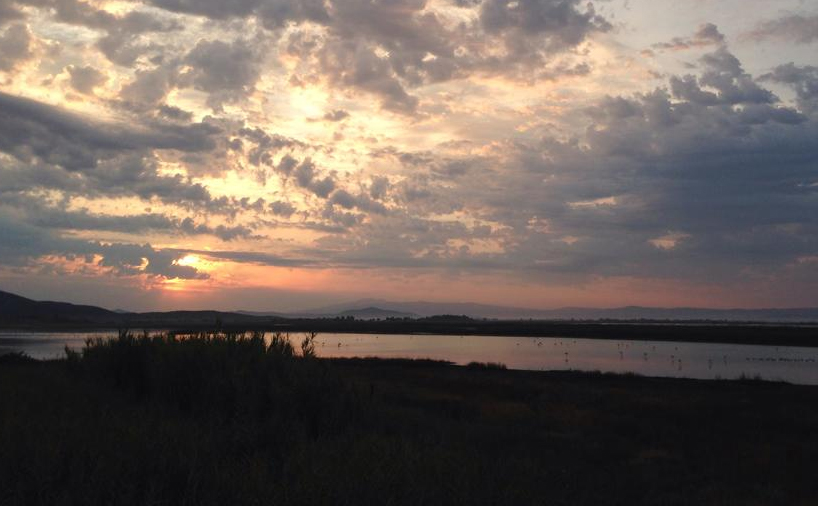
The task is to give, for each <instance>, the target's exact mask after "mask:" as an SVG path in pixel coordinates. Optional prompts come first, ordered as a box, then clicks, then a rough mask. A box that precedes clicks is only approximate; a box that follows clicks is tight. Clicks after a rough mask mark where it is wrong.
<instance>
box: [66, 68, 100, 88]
mask: <svg viewBox="0 0 818 506" xmlns="http://www.w3.org/2000/svg"><path fill="white" fill-rule="evenodd" d="M66 70H68V75H69V76H70V78H71V87H72V88H74V89H75V90H77V91H78V92H80V93H84V94H86V95H91V94H93V93H94V88H96V87H97V86H101V85H103V84H105V82H106V81H107V80H108V78H107V77H106V76H105V74H103V73H102V72H100V71H99V70H97V69H95V68H94V67H92V66H90V65H86V66H84V67H77V66H75V65H69V66H68V67H67V69H66Z"/></svg>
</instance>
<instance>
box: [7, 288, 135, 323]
mask: <svg viewBox="0 0 818 506" xmlns="http://www.w3.org/2000/svg"><path fill="white" fill-rule="evenodd" d="M121 318H122V316H121V315H120V314H117V313H115V312H114V311H109V310H107V309H103V308H100V307H96V306H83V305H77V304H70V303H68V302H52V301H35V300H31V299H27V298H25V297H20V296H19V295H14V294H12V293H8V292H3V291H0V323H95V324H99V323H104V322H111V324H116V323H117V322H119V321H120V320H121Z"/></svg>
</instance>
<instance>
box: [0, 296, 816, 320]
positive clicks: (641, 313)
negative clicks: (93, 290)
mask: <svg viewBox="0 0 818 506" xmlns="http://www.w3.org/2000/svg"><path fill="white" fill-rule="evenodd" d="M438 315H456V316H467V317H469V318H474V319H484V318H487V319H497V320H528V319H534V320H584V321H593V320H608V321H616V320H620V321H634V320H653V321H708V320H709V321H741V322H770V323H775V322H778V323H787V322H818V308H794V309H705V308H650V307H639V306H629V307H621V308H611V309H594V308H574V307H568V308H561V309H547V310H542V309H529V308H518V307H506V306H492V305H486V304H470V303H439V302H425V301H416V302H393V301H388V300H383V299H361V300H357V301H354V302H349V303H345V304H335V305H331V306H324V307H320V308H316V309H312V310H308V311H303V312H296V313H280V312H252V311H233V312H224V311H167V312H149V313H134V312H127V311H123V310H121V309H118V310H116V311H109V310H107V309H103V308H100V307H96V306H85V305H77V304H70V303H67V302H52V301H34V300H31V299H27V298H25V297H21V296H19V295H15V294H12V293H8V292H3V291H0V325H6V326H8V325H31V326H35V325H83V324H87V325H93V326H101V325H106V326H110V327H123V326H127V327H130V328H140V327H142V326H144V327H160V326H163V325H167V326H184V325H195V326H206V325H211V326H212V325H214V324H216V325H217V324H222V323H223V324H226V325H227V324H229V325H242V324H254V325H260V324H264V323H275V322H278V323H280V324H283V322H286V321H287V320H288V319H312V318H354V319H356V320H386V319H405V318H409V319H422V318H430V317H435V316H438Z"/></svg>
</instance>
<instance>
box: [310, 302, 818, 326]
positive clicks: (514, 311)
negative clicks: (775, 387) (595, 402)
mask: <svg viewBox="0 0 818 506" xmlns="http://www.w3.org/2000/svg"><path fill="white" fill-rule="evenodd" d="M365 308H370V309H372V308H377V309H380V310H383V311H392V312H395V313H402V314H404V315H407V316H408V317H411V316H409V315H414V316H415V317H429V316H435V315H441V314H448V315H465V316H469V317H471V318H493V319H501V320H520V319H542V320H680V321H683V320H688V321H696V320H699V321H704V320H717V321H746V322H816V321H818V308H814V307H813V308H789V309H708V308H684V307H683V308H653V307H641V306H627V307H619V308H605V309H598V308H583V307H565V308H559V309H531V308H520V307H509V306H493V305H488V304H472V303H462V302H456V303H450V302H426V301H415V302H394V301H389V300H383V299H361V300H357V301H354V302H348V303H343V304H334V305H330V306H324V307H320V308H316V309H312V310H308V311H304V312H303V313H299V314H300V315H340V314H344V313H350V312H354V311H361V310H364V309H365Z"/></svg>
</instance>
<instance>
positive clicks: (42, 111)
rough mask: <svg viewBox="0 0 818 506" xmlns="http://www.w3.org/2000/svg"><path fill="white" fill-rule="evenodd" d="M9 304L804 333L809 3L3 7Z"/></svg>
mask: <svg viewBox="0 0 818 506" xmlns="http://www.w3.org/2000/svg"><path fill="white" fill-rule="evenodd" d="M0 289H4V290H9V291H15V292H18V293H21V294H23V295H27V296H31V297H34V298H40V299H60V300H70V301H73V302H82V303H93V304H99V305H103V306H106V307H111V308H114V307H125V308H129V309H137V310H140V309H170V308H203V307H212V308H219V309H236V308H242V309H254V310H264V309H266V310H291V309H296V308H303V307H309V306H316V305H321V304H324V303H330V302H336V301H341V300H346V299H352V298H357V297H364V296H367V297H369V296H373V297H383V298H389V299H395V300H413V299H425V300H441V301H443V300H446V301H471V302H483V303H494V304H505V305H517V306H529V307H540V308H548V307H560V306H567V305H581V306H621V305H627V304H640V305H651V306H671V305H693V306H714V307H726V306H731V307H732V306H742V307H769V306H778V307H781V306H816V305H818V2H816V1H814V0H776V1H775V2H770V1H767V0H598V1H596V0H595V1H592V2H587V1H585V0H582V1H580V0H482V1H481V0H141V1H140V0H89V1H82V0H0Z"/></svg>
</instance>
